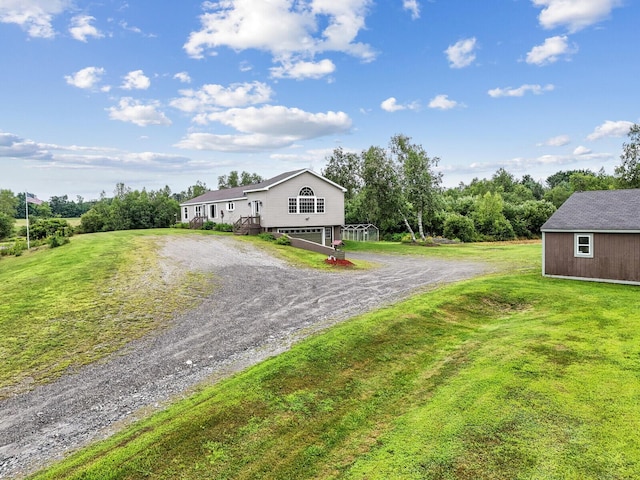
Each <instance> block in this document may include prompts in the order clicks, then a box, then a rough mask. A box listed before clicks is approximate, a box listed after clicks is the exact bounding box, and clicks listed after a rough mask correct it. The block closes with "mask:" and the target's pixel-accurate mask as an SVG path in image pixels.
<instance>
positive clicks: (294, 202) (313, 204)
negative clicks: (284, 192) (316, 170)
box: [289, 187, 324, 213]
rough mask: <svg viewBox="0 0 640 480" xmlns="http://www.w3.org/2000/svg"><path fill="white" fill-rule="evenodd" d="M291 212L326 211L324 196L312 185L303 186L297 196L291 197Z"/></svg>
mask: <svg viewBox="0 0 640 480" xmlns="http://www.w3.org/2000/svg"><path fill="white" fill-rule="evenodd" d="M289 213H324V198H323V197H316V194H315V193H314V191H313V189H312V188H311V187H302V188H301V189H300V191H299V192H298V196H297V197H289Z"/></svg>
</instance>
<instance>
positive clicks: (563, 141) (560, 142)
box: [538, 135, 571, 147]
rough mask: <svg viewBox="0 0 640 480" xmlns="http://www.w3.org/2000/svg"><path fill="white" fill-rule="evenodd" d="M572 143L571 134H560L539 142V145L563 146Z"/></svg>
mask: <svg viewBox="0 0 640 480" xmlns="http://www.w3.org/2000/svg"><path fill="white" fill-rule="evenodd" d="M569 143H571V138H569V135H558V136H556V137H551V138H550V139H548V140H547V141H546V142H544V143H541V144H538V146H539V147H543V146H545V147H563V146H565V145H568V144H569Z"/></svg>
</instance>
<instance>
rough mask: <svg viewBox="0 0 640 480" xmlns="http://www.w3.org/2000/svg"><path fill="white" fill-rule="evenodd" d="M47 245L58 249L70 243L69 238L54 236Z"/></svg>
mask: <svg viewBox="0 0 640 480" xmlns="http://www.w3.org/2000/svg"><path fill="white" fill-rule="evenodd" d="M47 243H48V244H49V247H50V248H56V247H59V246H61V245H66V244H67V243H69V237H63V236H62V235H53V236H51V237H49V240H48V241H47Z"/></svg>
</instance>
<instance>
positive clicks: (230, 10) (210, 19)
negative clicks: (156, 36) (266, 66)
mask: <svg viewBox="0 0 640 480" xmlns="http://www.w3.org/2000/svg"><path fill="white" fill-rule="evenodd" d="M370 4H371V0H342V1H340V2H335V1H330V0H315V1H313V2H308V3H307V2H305V3H304V4H303V3H302V2H294V1H293V0H273V1H269V2H265V1H263V0H226V1H220V2H211V1H210V2H204V3H203V7H204V9H205V10H206V11H205V13H204V14H202V15H201V16H200V22H201V29H200V30H198V31H194V32H191V34H190V35H189V39H188V40H187V42H186V43H185V44H184V49H185V51H186V52H187V54H188V55H189V56H190V57H193V58H202V57H203V56H204V55H205V54H209V55H215V54H216V49H217V48H220V47H228V48H231V49H233V50H237V51H239V50H246V49H257V50H263V51H267V52H270V53H271V54H272V55H273V57H274V60H275V61H277V62H284V63H286V62H291V63H298V62H299V61H301V60H303V59H313V57H314V55H316V54H319V53H322V52H328V51H334V52H343V53H346V54H349V55H352V56H355V57H357V58H360V59H362V60H364V61H370V60H373V58H374V57H375V53H374V52H373V50H372V48H371V47H370V46H369V45H367V44H364V43H360V42H356V41H355V39H356V37H357V35H358V33H359V32H360V30H362V29H363V28H364V26H365V16H366V14H367V13H368V7H369V5H370ZM320 25H322V27H323V28H318V27H319V26H320Z"/></svg>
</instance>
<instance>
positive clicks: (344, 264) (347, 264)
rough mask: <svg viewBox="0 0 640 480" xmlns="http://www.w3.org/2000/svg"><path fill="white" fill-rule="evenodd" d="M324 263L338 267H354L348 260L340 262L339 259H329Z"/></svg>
mask: <svg viewBox="0 0 640 480" xmlns="http://www.w3.org/2000/svg"><path fill="white" fill-rule="evenodd" d="M324 263H326V264H327V265H337V266H339V267H355V264H354V263H352V262H350V261H349V260H340V259H339V258H335V257H329V258H327V259H326V260H325V261H324Z"/></svg>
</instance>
